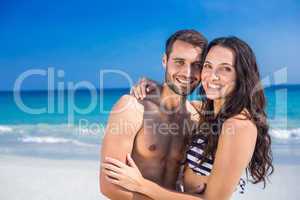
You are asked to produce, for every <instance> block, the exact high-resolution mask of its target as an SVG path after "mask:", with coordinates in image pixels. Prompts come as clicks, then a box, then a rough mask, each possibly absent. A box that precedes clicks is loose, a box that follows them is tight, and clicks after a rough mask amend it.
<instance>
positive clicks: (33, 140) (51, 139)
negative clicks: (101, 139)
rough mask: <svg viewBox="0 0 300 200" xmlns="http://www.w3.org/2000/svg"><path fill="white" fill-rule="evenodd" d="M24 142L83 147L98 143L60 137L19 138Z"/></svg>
mask: <svg viewBox="0 0 300 200" xmlns="http://www.w3.org/2000/svg"><path fill="white" fill-rule="evenodd" d="M19 140H20V141H21V142H23V143H39V144H42V143H46V144H60V143H62V144H65V143H70V144H75V145H78V146H83V147H95V146H96V145H92V144H87V143H83V142H80V141H78V140H74V139H66V138H58V137H24V138H20V139H19Z"/></svg>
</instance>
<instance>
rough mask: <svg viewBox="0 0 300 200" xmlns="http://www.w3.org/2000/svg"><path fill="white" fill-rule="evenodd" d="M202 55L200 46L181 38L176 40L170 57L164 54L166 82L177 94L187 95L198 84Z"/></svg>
mask: <svg viewBox="0 0 300 200" xmlns="http://www.w3.org/2000/svg"><path fill="white" fill-rule="evenodd" d="M201 56H202V49H201V48H200V47H195V46H193V45H191V44H189V43H186V42H183V41H180V40H176V41H175V42H174V44H173V48H172V51H171V53H170V55H169V57H168V58H167V57H166V55H165V56H164V59H163V65H164V66H165V67H166V74H165V82H166V83H167V85H168V86H169V87H170V88H171V89H172V90H173V91H174V92H175V93H176V94H179V95H183V96H186V95H188V94H190V93H192V92H193V90H194V89H195V88H196V87H197V86H198V84H199V82H200V68H201V62H200V60H201Z"/></svg>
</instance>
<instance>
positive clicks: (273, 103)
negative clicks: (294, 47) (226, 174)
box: [0, 85, 300, 163]
mask: <svg viewBox="0 0 300 200" xmlns="http://www.w3.org/2000/svg"><path fill="white" fill-rule="evenodd" d="M128 92H129V89H126V88H125V89H104V90H101V91H100V90H99V91H93V92H92V94H91V93H90V92H89V91H85V90H78V91H60V92H58V91H50V92H49V91H22V92H20V93H13V92H10V91H5V92H4V91H3V92H0V108H1V112H0V154H1V155H18V156H34V157H46V158H55V159H91V160H97V159H99V150H100V148H101V140H102V138H103V131H104V128H105V124H106V123H107V120H108V116H109V112H110V110H111V108H112V106H113V105H114V103H115V102H116V101H117V100H118V99H119V98H120V96H122V95H124V94H127V93H128ZM265 94H266V97H267V114H268V120H269V124H270V134H271V136H272V149H273V154H274V160H275V162H293V163H295V162H296V163H300V153H299V152H300V151H299V149H300V85H283V86H273V87H269V88H266V89H265ZM18 95H19V96H18ZM189 98H190V99H196V98H198V96H197V94H196V93H194V94H192V95H191V96H190V97H189Z"/></svg>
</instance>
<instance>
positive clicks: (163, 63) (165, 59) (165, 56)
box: [162, 54, 168, 68]
mask: <svg viewBox="0 0 300 200" xmlns="http://www.w3.org/2000/svg"><path fill="white" fill-rule="evenodd" d="M167 62H168V58H167V55H166V54H164V55H163V58H162V65H163V67H164V68H167Z"/></svg>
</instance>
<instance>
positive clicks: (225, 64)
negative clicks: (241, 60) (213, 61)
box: [220, 63, 232, 67]
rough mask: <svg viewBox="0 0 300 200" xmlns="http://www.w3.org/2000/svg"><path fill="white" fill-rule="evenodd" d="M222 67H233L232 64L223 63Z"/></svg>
mask: <svg viewBox="0 0 300 200" xmlns="http://www.w3.org/2000/svg"><path fill="white" fill-rule="evenodd" d="M220 65H223V66H225V65H226V66H231V67H232V64H230V63H221V64H220Z"/></svg>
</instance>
